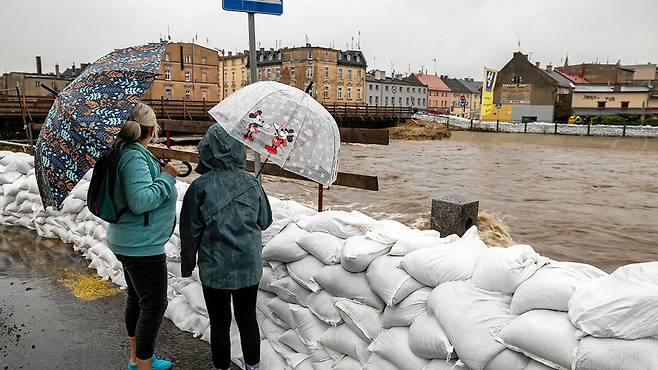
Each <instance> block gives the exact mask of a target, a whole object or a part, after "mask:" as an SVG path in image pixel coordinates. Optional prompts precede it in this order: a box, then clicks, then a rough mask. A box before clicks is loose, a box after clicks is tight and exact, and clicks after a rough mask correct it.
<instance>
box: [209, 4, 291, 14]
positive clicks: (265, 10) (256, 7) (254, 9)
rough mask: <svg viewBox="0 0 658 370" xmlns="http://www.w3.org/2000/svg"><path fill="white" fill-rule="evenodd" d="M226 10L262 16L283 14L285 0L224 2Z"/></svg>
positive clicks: (223, 5)
mask: <svg viewBox="0 0 658 370" xmlns="http://www.w3.org/2000/svg"><path fill="white" fill-rule="evenodd" d="M222 8H224V10H229V11H234V12H248V13H261V14H273V15H281V14H283V0H222Z"/></svg>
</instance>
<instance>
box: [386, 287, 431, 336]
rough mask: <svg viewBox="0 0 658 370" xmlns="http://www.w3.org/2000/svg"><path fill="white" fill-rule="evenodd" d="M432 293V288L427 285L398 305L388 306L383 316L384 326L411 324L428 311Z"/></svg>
mask: <svg viewBox="0 0 658 370" xmlns="http://www.w3.org/2000/svg"><path fill="white" fill-rule="evenodd" d="M430 294H432V289H431V288H428V287H425V288H422V289H419V290H417V291H415V292H413V293H411V294H410V295H409V296H408V297H407V298H405V299H404V300H402V302H400V303H399V304H398V305H396V306H388V307H386V309H385V310H384V315H383V316H382V325H383V326H384V328H387V329H388V328H392V327H394V326H406V327H408V326H409V325H411V323H413V322H414V320H416V318H417V317H418V316H420V315H422V314H423V313H425V312H427V299H428V298H429V296H430Z"/></svg>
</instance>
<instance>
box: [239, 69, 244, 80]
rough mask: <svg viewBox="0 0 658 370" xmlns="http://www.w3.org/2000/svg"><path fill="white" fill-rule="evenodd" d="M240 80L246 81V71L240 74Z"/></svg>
mask: <svg viewBox="0 0 658 370" xmlns="http://www.w3.org/2000/svg"><path fill="white" fill-rule="evenodd" d="M240 79H241V80H243V81H244V69H243V70H242V72H241V73H240Z"/></svg>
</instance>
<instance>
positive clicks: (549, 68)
mask: <svg viewBox="0 0 658 370" xmlns="http://www.w3.org/2000/svg"><path fill="white" fill-rule="evenodd" d="M546 70H547V71H548V72H553V66H552V65H550V64H549V65H547V66H546Z"/></svg>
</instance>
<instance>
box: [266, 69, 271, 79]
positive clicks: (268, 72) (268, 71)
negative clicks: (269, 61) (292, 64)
mask: <svg viewBox="0 0 658 370" xmlns="http://www.w3.org/2000/svg"><path fill="white" fill-rule="evenodd" d="M267 79H268V80H271V79H272V68H268V69H267Z"/></svg>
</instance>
